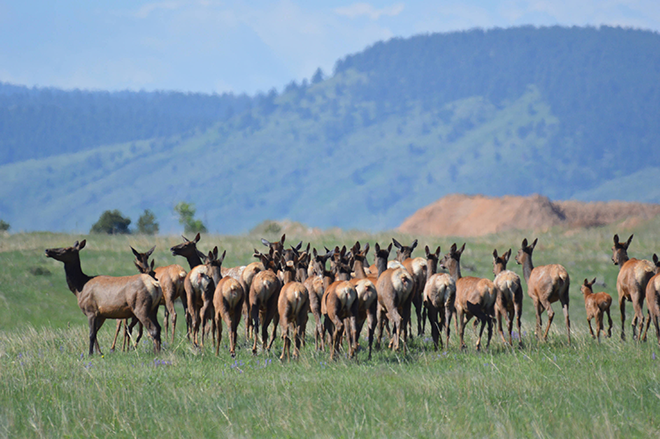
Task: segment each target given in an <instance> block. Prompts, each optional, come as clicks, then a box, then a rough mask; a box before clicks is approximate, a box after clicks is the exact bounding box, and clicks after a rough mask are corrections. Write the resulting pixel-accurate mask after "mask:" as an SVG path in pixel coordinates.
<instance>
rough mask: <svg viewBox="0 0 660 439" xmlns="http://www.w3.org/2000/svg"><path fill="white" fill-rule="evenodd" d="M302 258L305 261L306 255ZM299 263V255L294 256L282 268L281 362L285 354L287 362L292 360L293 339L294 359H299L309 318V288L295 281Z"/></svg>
mask: <svg viewBox="0 0 660 439" xmlns="http://www.w3.org/2000/svg"><path fill="white" fill-rule="evenodd" d="M300 256H302V259H304V257H305V256H306V254H302V255H300ZM298 263H299V258H298V255H294V256H293V260H291V261H287V262H286V264H285V265H284V266H283V267H282V268H283V269H284V281H283V283H284V286H283V287H282V290H281V291H280V297H279V298H278V302H277V310H278V313H279V317H280V326H281V327H282V340H283V341H284V348H283V349H282V355H280V360H283V359H284V356H285V354H286V357H287V360H288V359H289V358H290V351H291V338H293V340H294V349H293V357H294V358H298V355H299V351H300V339H301V337H303V336H304V334H303V333H301V330H302V328H304V327H305V323H306V322H307V318H308V309H309V295H308V293H307V288H305V286H304V285H303V284H302V283H300V282H297V281H296V280H295V278H296V271H297V269H298ZM290 334H291V335H290Z"/></svg>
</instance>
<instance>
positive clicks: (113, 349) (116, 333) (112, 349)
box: [110, 319, 122, 352]
mask: <svg viewBox="0 0 660 439" xmlns="http://www.w3.org/2000/svg"><path fill="white" fill-rule="evenodd" d="M121 328H122V320H121V319H118V320H117V326H116V329H115V338H114V339H113V340H112V346H110V352H114V351H115V346H116V345H117V337H118V336H119V331H120V330H121Z"/></svg>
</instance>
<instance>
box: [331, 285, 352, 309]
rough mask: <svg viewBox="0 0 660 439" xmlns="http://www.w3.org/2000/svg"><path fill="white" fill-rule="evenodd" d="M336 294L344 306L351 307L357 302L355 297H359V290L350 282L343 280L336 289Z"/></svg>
mask: <svg viewBox="0 0 660 439" xmlns="http://www.w3.org/2000/svg"><path fill="white" fill-rule="evenodd" d="M335 294H336V295H337V299H338V300H339V302H340V303H341V304H342V305H343V307H344V308H350V307H351V305H353V302H355V299H357V292H356V291H355V288H353V285H351V284H350V282H342V284H341V285H338V286H337V288H336V289H335Z"/></svg>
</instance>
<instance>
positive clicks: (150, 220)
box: [137, 209, 159, 235]
mask: <svg viewBox="0 0 660 439" xmlns="http://www.w3.org/2000/svg"><path fill="white" fill-rule="evenodd" d="M137 226H138V233H141V234H143V235H156V234H158V230H159V227H158V221H156V215H154V213H153V212H152V211H151V210H149V209H144V212H142V215H140V218H139V219H138V222H137Z"/></svg>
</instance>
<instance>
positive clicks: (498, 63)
mask: <svg viewBox="0 0 660 439" xmlns="http://www.w3.org/2000/svg"><path fill="white" fill-rule="evenodd" d="M58 93H64V94H66V93H76V92H61V91H58ZM2 94H3V92H2V88H0V97H1V96H2ZM145 96H146V95H145ZM198 98H199V99H200V100H203V99H202V98H203V97H202V96H199V97H198ZM659 98H660V36H659V35H658V34H656V33H653V32H647V31H640V30H629V29H619V28H605V27H603V28H599V29H595V28H561V27H553V28H541V29H536V28H531V27H525V28H514V29H498V30H492V31H480V30H473V31H467V32H456V33H449V34H433V35H423V36H417V37H413V38H408V39H393V40H390V41H387V42H382V43H377V44H375V45H374V46H372V47H369V48H367V49H366V50H364V51H363V52H361V53H358V54H354V55H350V56H347V57H346V58H344V59H341V60H339V61H338V62H337V64H336V67H335V71H334V72H333V74H332V76H330V77H329V78H326V79H323V80H321V79H320V78H319V77H316V78H315V80H314V81H312V83H311V84H307V83H304V84H296V83H291V84H289V86H287V87H286V89H285V90H284V91H283V92H282V93H276V92H274V91H273V92H271V93H269V94H267V95H261V96H258V97H255V98H252V99H249V98H245V99H247V101H245V100H240V99H242V98H237V97H233V96H225V97H223V99H226V100H227V101H228V102H234V101H232V99H233V100H238V101H239V103H232V104H231V106H232V108H242V110H240V111H231V112H230V111H228V112H226V113H225V115H224V116H222V117H220V116H218V117H217V118H216V119H215V122H213V123H212V124H209V122H208V120H209V119H204V121H203V122H200V123H199V124H198V125H196V126H195V125H194V123H192V120H193V119H195V117H191V118H190V120H191V123H190V126H191V127H194V128H190V129H187V130H179V131H176V132H174V133H173V134H171V135H170V134H167V135H160V134H154V135H153V136H150V137H146V138H145V137H144V136H135V135H133V134H122V135H123V136H124V137H122V140H118V141H116V142H115V141H108V142H105V143H103V144H102V145H101V146H98V145H94V146H86V145H91V143H89V142H87V141H85V142H81V143H80V145H81V146H80V147H78V148H77V149H76V150H73V151H70V152H67V153H62V154H57V155H52V154H49V155H38V154H36V155H35V154H33V156H31V157H30V159H29V160H20V161H14V162H12V163H6V164H5V165H3V166H0V183H1V184H0V217H2V218H3V219H5V220H7V221H9V222H10V223H11V224H12V230H21V229H24V230H34V229H48V230H81V231H87V230H88V229H89V227H90V226H91V224H92V223H93V222H95V221H96V219H98V217H99V215H100V214H101V212H103V211H104V210H106V209H119V210H121V211H122V212H123V213H124V214H125V215H128V216H130V217H131V218H133V219H134V220H136V219H137V217H138V216H139V214H140V213H141V212H142V211H143V210H144V209H145V208H149V209H151V210H153V211H154V212H155V214H156V216H157V217H158V220H159V222H160V223H161V232H164V233H167V232H174V231H178V230H180V229H181V227H180V226H178V224H177V222H176V218H175V217H174V215H173V213H172V207H173V206H174V205H175V204H176V203H177V202H178V201H182V200H185V201H188V202H193V203H195V204H196V206H197V209H198V216H199V217H200V218H201V219H202V220H203V221H204V222H205V223H206V224H207V226H208V227H209V230H210V231H215V232H222V233H234V232H241V231H246V230H248V229H250V228H251V227H253V226H254V225H255V224H257V223H259V222H261V221H262V220H264V219H267V218H270V219H280V218H290V219H293V220H297V221H301V222H303V223H306V224H309V225H311V226H319V227H330V226H338V227H342V228H360V229H370V230H378V229H387V228H393V227H396V226H397V225H399V224H400V222H401V221H402V220H403V219H404V218H405V217H407V216H409V215H411V214H412V213H413V212H414V211H415V210H417V209H418V208H420V207H423V206H424V205H426V204H428V203H431V202H433V201H434V200H436V199H438V198H439V197H441V196H443V195H446V194H448V193H453V192H462V193H483V194H486V195H491V196H496V195H504V194H516V195H527V194H531V193H541V194H544V195H548V196H549V197H551V198H553V199H569V198H573V197H575V198H580V199H606V198H607V194H608V193H609V191H610V190H612V189H610V187H611V186H612V187H614V186H616V188H618V190H617V192H616V196H613V198H617V199H625V200H640V201H641V200H643V201H653V202H660V193H659V192H658V191H651V190H648V181H649V180H650V175H652V171H651V169H652V168H654V167H660V144H659V143H660V140H658V139H660V132H659V131H660V124H658V123H657V121H658V120H660V99H659ZM132 99H136V100H137V99H138V96H137V95H136V96H133V97H132ZM136 102H137V101H136ZM228 105H229V104H228ZM241 105H243V106H242V107H241ZM191 114H197V113H195V112H194V111H192V110H191ZM157 119H158V118H157V117H154V119H153V120H154V121H155V120H157ZM39 120H40V119H39V118H38V117H36V118H35V121H34V124H35V126H38V125H39ZM163 120H167V118H164V119H163ZM200 120H202V118H201V116H200ZM0 123H4V122H3V119H2V118H0ZM205 124H209V125H208V126H207V125H205ZM86 126H87V127H89V128H90V129H91V128H93V127H94V125H93V124H90V123H88V125H86ZM154 126H157V124H155V125H154ZM129 131H130V130H129ZM23 135H24V136H26V138H31V137H30V136H31V135H32V134H31V133H30V132H29V131H25V132H23ZM70 135H75V131H74V132H73V133H70ZM2 137H3V136H1V135H0V141H2V140H1V139H2ZM644 169H649V171H648V172H646V173H644V172H642V171H643V170H644ZM640 172H641V174H640ZM636 175H642V176H645V177H644V178H639V179H638V178H636V177H635V176H636ZM610 181H613V182H617V183H611V184H610V186H608V182H610Z"/></svg>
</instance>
